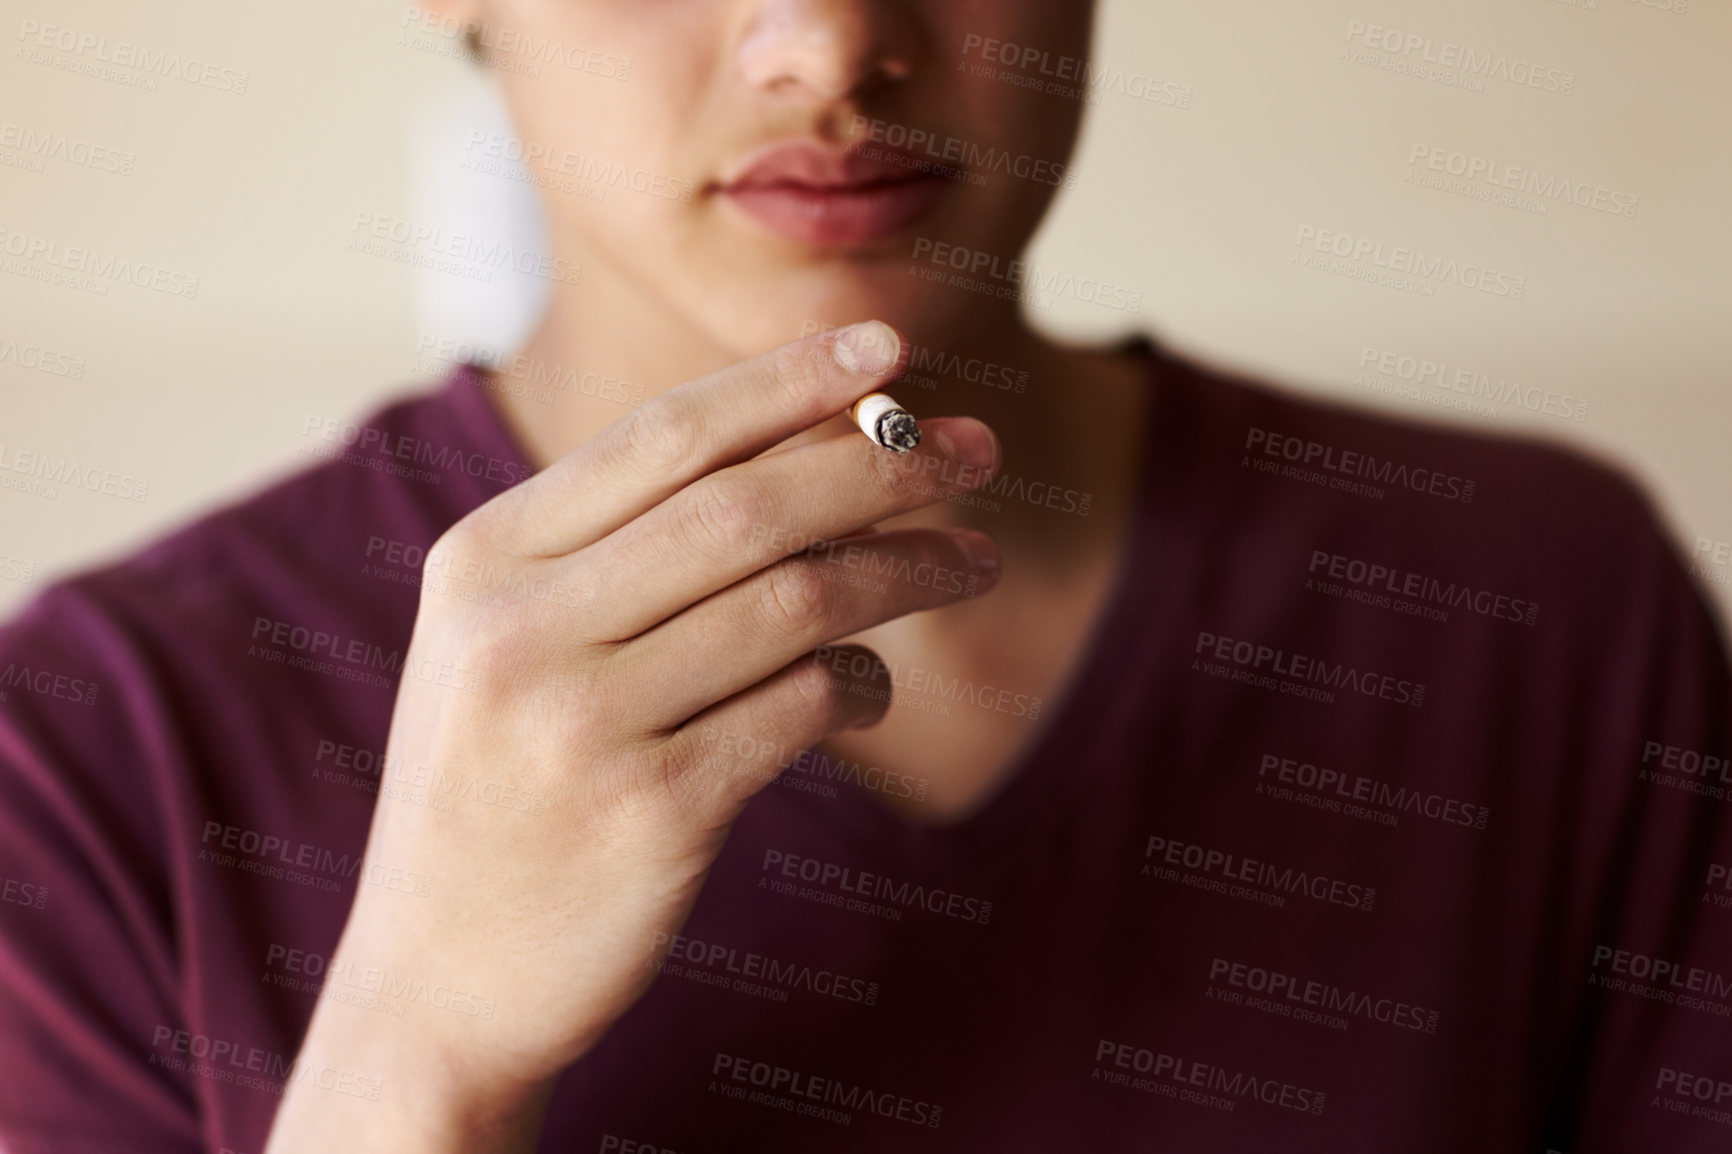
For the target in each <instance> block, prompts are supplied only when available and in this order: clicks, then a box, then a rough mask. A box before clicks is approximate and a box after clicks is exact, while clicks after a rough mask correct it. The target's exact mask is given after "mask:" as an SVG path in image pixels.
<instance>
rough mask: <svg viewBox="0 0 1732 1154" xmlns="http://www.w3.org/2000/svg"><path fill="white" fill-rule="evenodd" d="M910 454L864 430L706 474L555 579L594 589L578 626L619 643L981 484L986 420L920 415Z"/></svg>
mask: <svg viewBox="0 0 1732 1154" xmlns="http://www.w3.org/2000/svg"><path fill="white" fill-rule="evenodd" d="M921 429H922V430H923V432H924V433H925V434H926V435H925V436H924V437H923V439H922V441H921V444H920V447H919V448H918V449H916V450H914V451H913V452H910V453H891V452H889V451H887V450H885V449H882V448H879V447H878V446H876V445H874V444H872V442H871V441H869V440H867V439H866V438H865V437H863V436H842V437H831V438H829V439H827V440H824V441H819V442H816V443H814V444H809V445H801V446H798V447H796V448H793V449H789V450H788V451H786V452H782V453H774V454H771V455H769V456H766V457H761V458H758V459H756V460H752V461H747V462H745V463H742V464H739V465H735V466H732V467H730V468H728V469H724V470H722V471H721V472H719V473H714V474H711V475H710V476H708V477H705V478H703V479H702V480H700V481H698V482H697V483H695V484H693V485H691V486H689V487H687V488H686V489H684V490H682V491H681V492H680V493H678V494H676V495H674V496H673V497H672V498H670V499H669V500H667V501H666V502H664V503H663V504H661V505H659V506H658V507H656V508H655V509H652V510H651V511H650V512H648V513H646V514H644V515H643V516H642V517H639V518H638V519H637V520H635V521H633V522H632V523H631V524H629V525H626V526H625V527H624V528H622V529H620V530H619V531H618V532H616V533H614V534H613V535H612V536H611V537H609V538H608V539H607V540H605V541H602V542H600V543H599V544H598V545H596V546H595V547H593V548H591V549H588V550H586V551H585V552H584V553H583V554H581V555H580V556H577V557H574V558H570V559H568V560H567V561H566V562H563V563H562V564H565V565H566V566H568V568H567V569H566V570H565V571H564V573H563V576H562V579H563V580H565V581H567V582H569V583H570V584H572V585H573V586H582V587H584V588H593V589H598V590H601V591H604V592H610V593H612V594H613V595H611V596H605V597H601V598H598V599H597V601H596V603H595V604H594V606H593V610H592V612H590V613H588V614H586V616H585V619H584V622H583V630H584V632H585V634H586V635H588V636H590V637H593V638H595V639H597V640H606V641H622V640H625V639H627V638H630V637H635V636H637V635H638V634H640V633H642V632H644V631H645V630H648V629H650V628H652V627H653V626H655V625H658V624H660V623H661V622H662V621H664V620H667V619H668V618H670V617H673V616H674V615H675V614H677V613H679V612H681V611H682V610H684V609H686V608H687V607H688V606H691V605H694V604H696V603H697V602H699V601H702V600H703V599H704V598H706V597H709V596H711V595H712V594H715V593H717V592H719V591H720V590H722V589H725V588H727V587H728V586H730V585H732V584H734V583H735V582H737V581H741V580H743V579H744V578H746V577H748V576H750V575H751V574H752V573H755V572H757V571H758V570H759V569H762V568H763V567H764V566H766V565H769V564H772V563H774V562H775V561H777V560H779V559H780V558H782V557H786V556H788V555H789V554H791V553H794V552H796V551H798V550H800V549H804V548H806V547H807V546H808V545H810V544H811V543H812V542H814V541H828V540H833V539H835V538H837V537H841V536H844V535H847V534H850V533H855V532H857V531H858V530H859V529H860V528H861V527H862V526H865V525H869V524H871V523H872V522H874V521H878V520H880V519H882V518H885V517H889V516H893V515H895V514H897V513H903V512H907V511H908V510H910V509H917V508H920V507H921V506H924V505H930V504H933V503H934V502H937V501H941V500H943V499H944V498H946V497H949V496H951V495H953V494H956V493H962V492H967V491H968V490H971V489H975V488H978V487H979V486H980V485H982V484H985V483H986V482H987V481H988V480H989V479H990V478H991V476H992V474H993V472H994V470H995V469H996V468H997V464H998V443H997V441H996V439H995V438H994V437H993V436H992V433H991V431H990V430H988V429H987V427H986V426H985V425H983V424H981V423H980V422H979V421H976V420H974V419H972V418H969V417H943V418H933V419H931V420H927V421H923V422H921Z"/></svg>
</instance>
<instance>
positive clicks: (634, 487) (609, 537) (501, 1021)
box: [269, 322, 999, 1154]
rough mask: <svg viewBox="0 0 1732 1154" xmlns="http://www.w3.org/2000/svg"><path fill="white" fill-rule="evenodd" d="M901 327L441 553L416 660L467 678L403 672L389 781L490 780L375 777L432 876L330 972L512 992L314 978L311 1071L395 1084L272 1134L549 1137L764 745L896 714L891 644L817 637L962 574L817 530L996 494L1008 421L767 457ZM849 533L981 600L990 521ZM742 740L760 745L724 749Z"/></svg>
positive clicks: (559, 474) (667, 413) (556, 478)
mask: <svg viewBox="0 0 1732 1154" xmlns="http://www.w3.org/2000/svg"><path fill="white" fill-rule="evenodd" d="M900 348H901V342H900V341H899V340H898V339H897V337H896V336H895V334H894V331H893V330H891V329H889V328H888V327H887V326H884V325H882V324H879V323H877V322H867V323H866V324H864V325H858V326H854V327H853V328H851V329H845V330H841V331H839V332H832V333H826V334H822V335H820V336H816V337H812V338H809V339H806V340H802V341H799V342H796V343H794V344H791V345H787V346H785V347H783V348H780V349H777V350H775V351H774V352H770V353H767V354H765V355H763V356H760V357H756V358H753V359H752V360H748V361H745V362H743V363H741V364H739V365H736V366H734V367H732V368H729V369H727V370H724V371H722V372H720V373H716V374H714V375H712V376H709V377H704V378H701V379H699V380H696V381H692V382H689V383H687V384H685V385H681V386H680V387H678V388H675V389H672V390H670V391H669V392H667V393H666V394H664V395H662V396H660V397H657V398H655V399H654V400H651V401H649V402H648V403H646V404H644V405H643V406H641V407H640V408H638V409H636V410H635V411H633V412H632V413H631V414H630V415H628V416H626V417H624V418H623V419H621V420H620V421H618V422H617V423H615V424H614V425H613V426H611V427H610V428H608V429H607V430H605V431H604V432H602V433H601V434H599V435H597V436H596V437H595V438H593V439H592V440H590V441H588V442H586V443H585V444H583V445H582V446H580V447H579V448H577V449H576V450H574V451H573V452H571V453H570V454H568V455H567V456H565V457H564V458H562V459H561V460H559V461H558V462H556V463H554V464H553V465H551V466H549V467H548V468H547V469H546V470H544V471H542V472H541V473H539V474H537V475H536V476H534V477H532V478H530V479H529V480H527V481H525V482H524V483H522V484H521V485H518V486H517V487H516V488H514V489H511V490H509V491H507V492H505V493H502V494H501V495H499V496H498V497H496V498H495V499H493V500H492V501H489V502H488V503H487V504H486V505H483V506H482V507H481V508H479V509H477V510H476V511H475V512H473V513H471V514H470V515H469V516H467V517H465V518H464V519H463V520H462V521H460V522H458V523H457V524H456V525H454V526H453V527H452V528H451V529H450V530H449V531H448V532H447V533H446V534H445V535H444V536H443V537H441V538H440V540H439V542H438V544H437V545H436V546H435V547H434V549H433V550H431V551H430V552H429V556H428V562H427V566H426V570H425V576H424V585H423V592H422V599H421V605H420V611H419V613H418V615H417V617H416V621H415V629H414V634H413V638H412V640H411V644H410V647H409V651H408V654H407V656H406V659H405V667H406V669H410V670H414V669H423V668H441V669H446V670H448V671H450V672H449V674H448V675H447V676H443V677H440V678H436V679H435V678H430V679H425V680H423V679H420V678H417V677H412V676H405V677H404V679H403V683H402V685H401V686H400V688H399V690H398V696H397V702H396V709H395V712H394V714H393V717H392V723H391V734H390V739H389V743H388V746H387V768H386V771H385V779H384V782H383V783H382V785H381V794H382V795H385V794H386V793H387V786H388V785H389V784H390V783H391V781H392V778H393V775H397V776H398V777H399V779H402V778H403V777H405V776H412V775H413V774H415V773H416V772H421V773H422V774H424V775H425V774H427V773H429V772H430V773H431V774H436V775H442V776H443V779H445V780H447V781H452V780H455V781H457V782H458V783H462V782H465V781H468V782H471V783H472V784H473V786H474V787H475V788H473V789H472V790H470V791H468V793H467V795H466V796H463V797H462V798H461V800H458V801H456V802H455V803H454V804H452V805H451V806H450V807H449V809H446V810H441V809H437V808H433V807H431V806H427V805H416V804H410V803H406V802H404V801H401V800H393V799H391V798H390V797H389V796H381V798H380V800H379V803H378V806H377V809H376V810H375V813H374V819H373V825H372V829H371V832H370V834H369V838H368V842H367V850H366V856H365V860H364V861H363V865H362V869H363V871H364V874H363V876H365V877H374V876H386V873H383V872H382V871H386V872H388V873H389V876H399V877H412V878H426V879H428V881H427V885H426V887H425V888H426V892H425V893H415V892H399V891H398V890H396V889H393V888H392V887H389V886H378V885H364V886H361V887H360V890H361V892H360V893H359V894H358V896H357V897H356V900H355V904H354V906H353V908H352V910H351V911H350V915H349V920H348V922H347V924H346V926H345V929H344V932H343V936H342V939H341V942H340V943H339V945H338V948H337V950H336V951H335V953H334V955H333V960H332V966H333V971H334V972H347V973H358V972H363V971H366V970H369V969H374V968H376V969H379V970H382V971H385V972H388V973H389V974H390V975H392V976H393V977H394V978H395V979H396V980H398V981H401V980H403V979H412V980H417V981H425V982H426V983H427V984H428V985H429V986H430V987H431V986H433V985H435V984H437V985H439V986H441V987H443V988H446V989H449V990H453V991H462V992H464V993H465V994H466V995H468V1000H467V1001H466V1002H465V1006H466V1007H473V1006H487V1005H491V1008H492V1010H493V1013H492V1016H491V1018H484V1017H482V1016H480V1015H479V1014H478V1013H471V1012H466V1011H465V1012H459V1011H456V1010H454V1009H451V1008H445V1009H440V1008H435V1007H432V1006H429V1005H425V1004H421V1003H420V1002H415V1003H411V1004H410V1005H409V1006H408V1007H407V1012H406V1013H405V1015H404V1016H403V1017H390V1016H387V1015H385V1014H380V1013H377V1012H374V1011H370V1010H365V1009H360V1008H357V1007H355V1006H351V1005H345V1004H344V1003H341V1002H335V1001H332V1000H329V999H321V1001H320V1003H319V1007H318V1010H317V1011H316V1012H315V1014H314V1017H313V1023H312V1025H311V1027H310V1028H309V1031H308V1035H307V1041H306V1043H305V1045H304V1046H303V1049H302V1054H301V1059H300V1062H301V1063H302V1064H304V1065H311V1066H320V1065H322V1066H330V1067H335V1068H336V1069H339V1070H351V1071H355V1072H357V1073H359V1074H361V1075H363V1076H365V1077H372V1078H380V1079H382V1080H383V1085H382V1086H380V1088H379V1100H378V1101H377V1102H372V1101H366V1100H365V1099H363V1098H356V1097H347V1098H344V1097H343V1096H341V1095H336V1094H333V1093H332V1092H331V1091H329V1090H319V1089H317V1088H316V1083H315V1082H314V1081H313V1080H303V1081H301V1082H298V1083H294V1084H292V1085H291V1086H290V1088H289V1091H288V1093H287V1095H286V1096H285V1100H284V1104H283V1106H282V1107H281V1109H280V1111H279V1113H278V1117H277V1123H276V1127H275V1129H274V1131H273V1134H272V1141H271V1143H270V1146H269V1151H270V1154H289V1152H291V1151H302V1150H314V1149H331V1148H336V1147H335V1146H333V1145H331V1143H332V1142H333V1141H337V1142H339V1144H340V1145H341V1146H342V1147H343V1148H345V1149H368V1150H372V1149H378V1150H388V1149H405V1150H407V1149H415V1150H419V1151H428V1150H444V1149H453V1150H455V1149H460V1148H461V1149H465V1150H485V1149H494V1150H505V1149H528V1148H530V1147H532V1146H533V1142H534V1136H535V1134H536V1132H537V1129H538V1127H539V1119H540V1116H541V1113H542V1111H543V1110H544V1109H545V1100H546V1095H547V1093H548V1091H549V1089H550V1087H551V1085H552V1081H553V1079H554V1078H555V1077H556V1076H557V1075H558V1074H559V1072H560V1071H561V1070H562V1069H564V1067H566V1066H567V1065H569V1064H570V1063H571V1062H572V1061H573V1060H575V1059H576V1058H577V1057H579V1056H580V1055H582V1054H583V1053H584V1052H585V1051H587V1050H588V1049H589V1048H590V1047H591V1046H593V1045H594V1044H595V1042H596V1040H597V1039H598V1038H600V1037H601V1035H602V1034H603V1033H604V1032H605V1031H606V1030H607V1029H608V1027H609V1026H610V1025H611V1024H612V1023H613V1022H614V1021H615V1020H617V1019H618V1018H619V1016H620V1015H621V1014H623V1013H624V1012H625V1011H626V1009H627V1008H628V1007H629V1006H630V1005H631V1004H632V1003H633V1002H634V1001H635V1000H636V999H637V998H638V997H640V996H641V995H642V994H643V992H644V990H645V989H646V988H647V987H648V985H649V983H650V981H651V979H652V978H653V976H654V973H655V971H654V969H653V968H651V967H650V966H649V965H648V962H649V960H650V956H651V948H652V943H653V942H655V941H656V940H657V938H656V936H657V935H658V934H672V933H674V932H676V931H677V930H678V929H679V927H680V926H681V924H682V923H683V922H684V920H685V918H686V917H687V915H688V914H689V912H690V910H691V908H692V904H693V903H694V902H695V900H696V899H697V895H698V891H699V889H700V887H701V886H702V884H703V881H704V877H705V874H706V872H707V871H708V869H709V868H710V866H711V864H712V863H713V862H714V860H715V858H716V855H717V854H718V853H719V852H720V851H721V848H722V844H723V842H724V840H725V839H726V837H727V834H728V830H729V828H730V827H731V825H732V823H733V821H734V820H735V818H736V817H738V815H739V813H740V811H741V810H742V808H743V807H744V806H745V804H746V802H747V801H748V800H749V799H750V798H751V797H752V795H753V794H755V793H756V792H757V791H758V790H760V789H762V788H763V787H764V786H765V785H767V784H768V783H769V782H770V781H771V780H773V778H774V777H775V774H776V772H777V768H778V767H777V765H776V764H775V754H774V752H773V751H774V750H776V749H778V748H787V749H801V748H806V747H808V746H810V745H812V744H814V743H816V742H817V741H819V740H820V739H822V738H823V737H825V736H827V735H829V734H833V733H836V732H838V731H841V730H844V729H847V728H850V727H853V726H863V725H870V724H872V723H874V722H876V721H877V720H878V719H879V718H880V717H881V716H882V715H883V711H884V710H885V708H887V701H888V698H889V692H888V691H889V686H888V684H887V677H886V675H885V674H884V672H883V666H882V664H881V663H879V662H877V661H875V660H874V661H872V662H853V663H846V662H842V663H834V662H832V663H825V664H819V663H817V662H815V661H813V660H811V659H810V653H811V651H812V650H813V649H814V648H816V647H818V646H821V645H826V644H828V643H830V642H832V641H835V640H836V639H838V638H842V637H846V636H849V635H851V634H853V633H856V632H859V631H860V630H863V629H866V628H869V627H871V626H873V625H877V624H879V623H881V622H884V621H888V620H891V619H893V618H896V617H900V616H902V615H903V614H907V613H913V612H918V611H920V610H924V609H933V608H938V607H940V606H943V605H946V604H949V603H951V602H953V601H956V600H958V599H960V598H961V597H962V596H964V595H965V593H964V592H963V591H962V590H963V586H964V584H965V583H964V582H962V581H943V582H939V581H929V582H924V583H919V582H915V581H910V580H896V579H892V580H889V581H888V582H885V583H883V584H882V585H879V586H874V585H872V584H871V583H861V582H853V583H850V582H848V581H845V580H841V579H839V578H843V577H845V576H846V574H845V573H842V572H839V571H838V569H837V566H836V565H835V564H834V563H833V561H832V560H827V559H825V558H823V557H818V556H812V555H800V554H799V553H797V552H796V550H801V549H804V548H805V547H806V546H807V545H809V544H810V543H812V542H814V541H819V540H830V539H835V538H838V537H842V536H848V535H851V534H856V533H859V531H860V530H862V529H863V528H864V527H869V526H871V525H872V524H873V523H874V522H876V521H879V520H881V519H884V518H887V517H890V516H894V515H896V514H898V513H903V512H906V511H908V510H911V509H914V508H918V507H920V506H923V505H928V504H932V503H933V502H935V501H938V500H942V499H944V498H945V497H947V496H949V495H951V494H953V493H958V492H963V491H966V490H967V489H971V488H975V487H978V486H979V485H981V484H983V483H985V482H986V481H987V480H988V479H989V478H990V476H991V475H992V473H993V471H994V470H995V469H996V468H997V464H998V455H999V454H998V446H997V442H996V440H995V438H994V437H993V436H992V434H991V432H990V431H989V430H988V429H987V428H986V426H984V425H982V424H981V423H980V422H978V421H974V420H972V419H969V418H941V419H934V420H928V421H925V422H922V431H923V434H924V437H923V440H922V442H921V446H920V448H919V449H917V450H915V451H914V452H912V453H909V454H906V455H902V454H895V453H892V452H889V451H887V450H885V449H882V448H879V447H877V446H875V445H873V444H872V443H871V442H870V441H869V440H868V439H867V438H866V437H864V436H862V435H860V434H859V433H858V432H850V433H847V434H844V435H840V436H835V437H830V438H827V439H822V440H815V441H811V442H809V443H804V444H799V445H796V446H794V447H791V448H784V449H782V450H780V451H777V452H774V453H766V450H769V449H771V448H773V447H775V446H777V445H779V444H780V443H782V442H783V441H786V440H787V439H788V438H790V437H793V436H794V435H796V434H799V433H801V432H803V431H805V430H808V429H810V428H811V427H813V426H815V425H817V424H819V423H820V422H823V421H825V420H827V419H829V418H831V417H834V416H836V415H837V414H839V413H841V412H843V411H845V410H846V409H847V408H848V406H849V405H850V404H852V403H853V401H855V400H856V399H857V398H859V397H860V396H861V395H863V394H865V393H868V392H871V391H873V389H874V388H875V387H876V386H878V385H879V384H880V383H882V382H884V381H886V380H888V379H890V378H891V377H893V376H894V375H895V372H896V367H897V363H898V361H899V359H900V358H899V354H900ZM945 459H948V464H946V463H945ZM850 544H853V545H856V546H858V547H860V548H861V549H863V550H865V551H866V552H867V554H869V555H870V556H872V557H875V558H883V559H888V560H889V561H891V563H892V564H893V565H894V568H879V567H877V566H876V565H875V567H874V569H873V571H874V572H876V573H895V572H908V573H912V572H915V571H919V572H923V573H930V572H933V571H934V570H933V569H932V568H931V566H938V567H942V568H943V569H945V570H948V571H951V572H953V573H960V574H965V575H968V576H970V577H973V578H976V579H977V581H975V580H970V581H967V582H966V587H967V591H968V592H970V593H972V592H978V591H983V590H984V589H986V588H989V587H990V586H991V585H992V583H993V582H994V581H995V580H996V579H997V572H998V563H997V553H996V550H995V549H994V547H993V545H992V543H991V542H990V540H989V539H987V538H986V537H985V536H984V535H983V534H979V533H975V532H972V531H968V530H953V531H944V530H937V529H912V530H900V531H892V532H876V531H870V532H865V533H861V534H860V535H859V536H856V537H853V538H852V540H851V541H850ZM790 554H793V555H790ZM903 560H905V561H906V562H907V565H906V567H904V566H903V565H902V564H901V561H903ZM884 586H887V588H884ZM838 665H840V666H842V667H850V666H851V667H855V668H858V667H866V666H870V672H868V673H867V674H866V677H865V680H863V681H849V680H848V678H847V677H846V676H845V675H840V674H837V673H835V672H833V670H834V669H835V668H836V667H837V666H838ZM874 678H876V679H878V681H877V683H874V681H873V679H874ZM440 682H445V684H440ZM727 734H731V735H735V736H742V735H743V736H751V737H754V738H759V739H764V740H760V741H757V742H748V743H744V748H746V749H748V750H750V749H753V748H760V749H762V750H764V753H763V754H762V756H761V757H759V758H758V759H757V760H750V759H745V760H742V758H741V757H740V756H739V755H738V753H734V754H731V755H727V756H723V755H721V754H720V753H719V749H718V747H721V746H728V747H730V748H733V747H734V746H735V744H736V743H730V742H721V741H718V740H716V739H717V738H718V737H720V736H722V735H727ZM419 767H427V768H426V769H425V770H422V769H419ZM489 796H491V797H494V798H507V797H509V798H511V799H514V800H513V801H512V802H511V803H510V804H488V803H486V802H485V801H482V800H478V799H479V798H482V797H489ZM406 888H413V887H406ZM664 940H665V939H664ZM337 1135H340V1136H341V1137H340V1140H339V1139H337V1137H336V1136H337Z"/></svg>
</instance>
